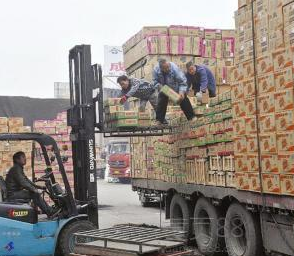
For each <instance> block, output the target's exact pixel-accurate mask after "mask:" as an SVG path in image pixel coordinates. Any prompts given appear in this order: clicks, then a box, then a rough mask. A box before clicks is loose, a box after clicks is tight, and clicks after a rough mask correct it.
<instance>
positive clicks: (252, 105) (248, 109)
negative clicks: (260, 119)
mask: <svg viewBox="0 0 294 256" xmlns="http://www.w3.org/2000/svg"><path fill="white" fill-rule="evenodd" d="M244 103H245V113H246V115H248V116H253V115H255V114H256V101H255V97H251V98H247V99H245V101H244Z"/></svg>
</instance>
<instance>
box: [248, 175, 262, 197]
mask: <svg viewBox="0 0 294 256" xmlns="http://www.w3.org/2000/svg"><path fill="white" fill-rule="evenodd" d="M248 182H249V189H248V190H249V191H254V192H260V191H261V187H260V176H259V173H258V172H250V173H248Z"/></svg>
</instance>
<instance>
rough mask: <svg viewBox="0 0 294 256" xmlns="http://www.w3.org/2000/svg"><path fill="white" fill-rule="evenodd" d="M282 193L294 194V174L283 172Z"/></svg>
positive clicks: (281, 179) (281, 178)
mask: <svg viewBox="0 0 294 256" xmlns="http://www.w3.org/2000/svg"><path fill="white" fill-rule="evenodd" d="M280 182H281V194H282V195H290V196H293V195H294V175H293V174H292V175H291V174H290V175H287V174H281V175H280Z"/></svg>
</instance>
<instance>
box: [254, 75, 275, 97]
mask: <svg viewBox="0 0 294 256" xmlns="http://www.w3.org/2000/svg"><path fill="white" fill-rule="evenodd" d="M257 84H258V93H259V94H263V93H270V92H275V90H276V86H275V80H274V75H273V73H268V74H266V75H263V76H259V77H258V78H257Z"/></svg>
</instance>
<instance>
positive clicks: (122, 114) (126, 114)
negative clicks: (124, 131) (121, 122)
mask: <svg viewBox="0 0 294 256" xmlns="http://www.w3.org/2000/svg"><path fill="white" fill-rule="evenodd" d="M136 118H138V112H136V111H119V112H116V113H115V119H136Z"/></svg>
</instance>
